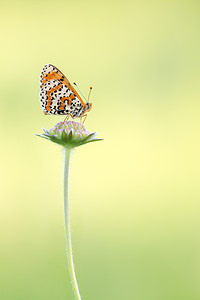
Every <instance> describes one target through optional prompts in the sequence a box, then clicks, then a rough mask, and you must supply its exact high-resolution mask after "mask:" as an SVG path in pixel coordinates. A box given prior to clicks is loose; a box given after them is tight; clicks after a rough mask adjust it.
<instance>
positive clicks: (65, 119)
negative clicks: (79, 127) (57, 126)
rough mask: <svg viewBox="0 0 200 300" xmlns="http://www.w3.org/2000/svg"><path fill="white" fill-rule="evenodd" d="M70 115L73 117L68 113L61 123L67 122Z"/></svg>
mask: <svg viewBox="0 0 200 300" xmlns="http://www.w3.org/2000/svg"><path fill="white" fill-rule="evenodd" d="M70 116H71V117H72V118H73V116H72V115H71V114H68V115H66V117H65V118H64V120H63V123H64V122H65V121H67V122H68V121H69V117H70Z"/></svg>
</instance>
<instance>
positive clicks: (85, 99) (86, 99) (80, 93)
mask: <svg viewBox="0 0 200 300" xmlns="http://www.w3.org/2000/svg"><path fill="white" fill-rule="evenodd" d="M73 84H74V85H75V86H76V87H77V90H78V91H79V93H80V94H81V96H82V97H83V98H84V99H85V100H86V101H87V99H86V98H85V96H84V95H83V94H82V93H81V91H80V90H79V88H78V85H77V84H76V82H73Z"/></svg>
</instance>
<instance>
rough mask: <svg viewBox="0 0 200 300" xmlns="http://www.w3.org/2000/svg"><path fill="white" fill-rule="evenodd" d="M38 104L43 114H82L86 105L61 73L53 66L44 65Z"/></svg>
mask: <svg viewBox="0 0 200 300" xmlns="http://www.w3.org/2000/svg"><path fill="white" fill-rule="evenodd" d="M40 102H41V106H42V109H43V112H44V113H45V114H50V115H52V114H53V115H59V114H61V115H71V116H72V117H73V118H75V117H80V116H81V115H83V114H84V111H85V108H86V104H85V103H84V102H83V101H82V99H81V97H80V96H79V94H78V93H77V91H76V90H75V89H74V87H73V86H72V85H71V84H70V82H69V80H68V79H67V78H66V77H65V76H64V75H63V73H62V72H61V71H60V70H59V69H57V68H56V67H55V66H53V65H50V64H48V65H45V66H44V67H43V69H42V72H41V75H40Z"/></svg>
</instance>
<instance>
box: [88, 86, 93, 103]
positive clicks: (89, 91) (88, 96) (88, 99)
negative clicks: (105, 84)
mask: <svg viewBox="0 0 200 300" xmlns="http://www.w3.org/2000/svg"><path fill="white" fill-rule="evenodd" d="M91 91H92V87H90V90H89V94H88V102H89V99H90V94H91Z"/></svg>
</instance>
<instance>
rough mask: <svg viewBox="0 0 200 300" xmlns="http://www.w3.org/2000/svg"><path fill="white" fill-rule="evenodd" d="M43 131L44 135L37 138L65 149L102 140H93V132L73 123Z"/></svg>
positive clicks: (61, 124)
mask: <svg viewBox="0 0 200 300" xmlns="http://www.w3.org/2000/svg"><path fill="white" fill-rule="evenodd" d="M43 131H44V133H43V134H42V135H39V134H37V136H40V137H43V138H45V139H47V140H49V141H52V142H54V143H57V144H59V145H62V146H63V147H67V148H74V147H78V146H81V145H84V144H87V143H90V142H95V141H101V140H102V139H97V138H95V137H96V133H95V132H93V133H90V132H89V131H87V130H86V129H85V126H84V125H83V124H81V123H78V122H74V121H65V122H60V123H57V124H56V125H55V126H54V127H53V128H51V129H50V130H46V129H43Z"/></svg>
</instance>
